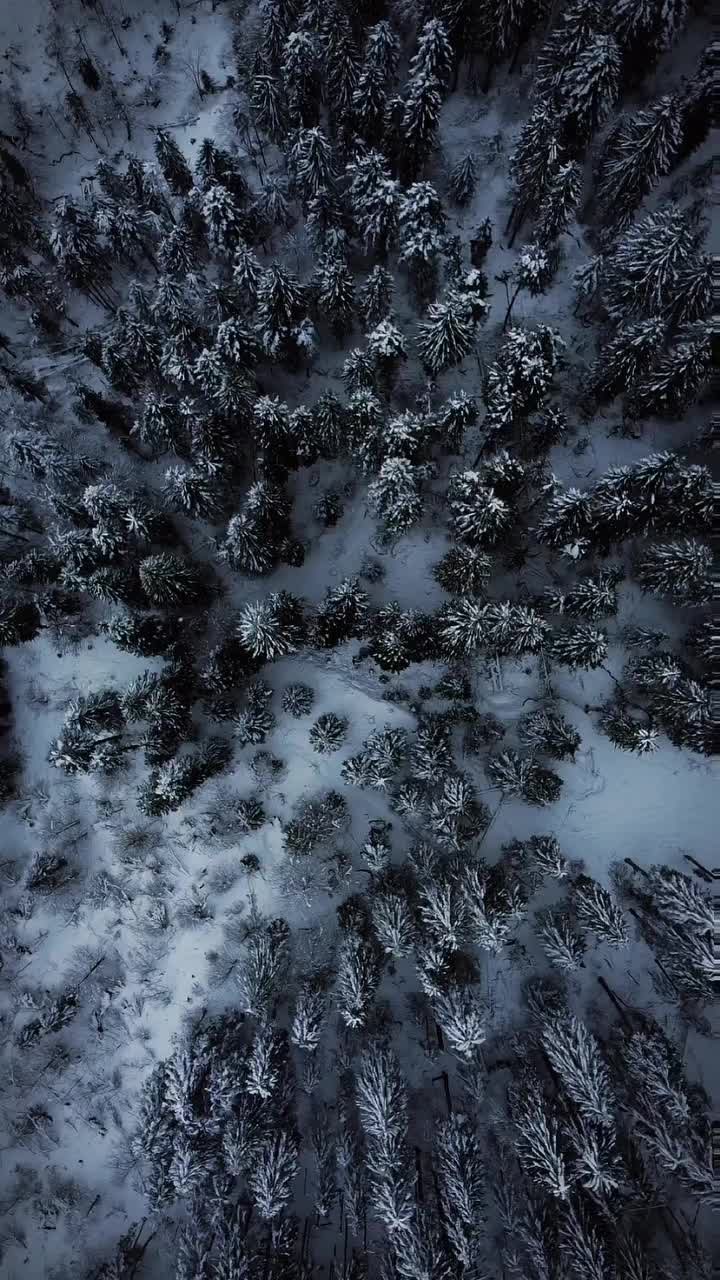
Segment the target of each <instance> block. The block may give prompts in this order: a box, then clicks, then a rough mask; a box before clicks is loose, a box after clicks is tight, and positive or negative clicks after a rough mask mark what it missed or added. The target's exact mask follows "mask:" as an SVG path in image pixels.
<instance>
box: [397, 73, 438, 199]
mask: <svg viewBox="0 0 720 1280" xmlns="http://www.w3.org/2000/svg"><path fill="white" fill-rule="evenodd" d="M440 88H441V86H440V84H439V82H438V81H437V80H436V79H435V77H434V76H432V75H429V74H428V73H427V72H420V73H419V74H418V75H416V76H414V77H413V78H412V79H411V80H410V81H409V84H408V95H407V98H406V99H405V103H404V110H403V116H402V124H401V129H402V139H403V155H402V168H403V170H404V173H405V177H406V179H408V180H412V179H414V178H416V177H417V175H418V174H419V172H420V170H421V169H422V168H423V166H424V164H425V162H426V161H427V159H428V158H429V156H430V153H431V151H432V149H433V147H434V146H435V141H436V137H437V129H438V124H439V121H440V108H441V106H442V97H441V92H440Z"/></svg>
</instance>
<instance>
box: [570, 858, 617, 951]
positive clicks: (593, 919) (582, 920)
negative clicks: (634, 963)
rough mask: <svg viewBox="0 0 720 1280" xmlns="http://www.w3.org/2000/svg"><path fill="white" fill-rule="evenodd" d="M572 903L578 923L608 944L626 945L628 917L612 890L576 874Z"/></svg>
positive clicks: (614, 945)
mask: <svg viewBox="0 0 720 1280" xmlns="http://www.w3.org/2000/svg"><path fill="white" fill-rule="evenodd" d="M572 892H573V906H574V909H575V914H576V916H577V920H578V923H579V924H580V925H582V927H583V928H585V929H590V931H591V932H592V933H594V934H596V935H597V937H598V938H599V939H600V941H601V942H607V943H608V944H609V946H611V947H626V946H627V944H628V942H629V940H630V932H629V929H628V925H627V921H626V919H625V916H624V914H623V912H622V911H621V909H620V907H619V906H618V905H617V903H616V902H615V900H614V898H613V897H612V894H610V893H608V891H607V889H605V888H603V886H602V885H601V884H598V883H597V881H596V880H592V879H591V878H590V876H584V875H583V876H578V878H577V879H576V880H574V881H573V886H572Z"/></svg>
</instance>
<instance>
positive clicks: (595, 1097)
mask: <svg viewBox="0 0 720 1280" xmlns="http://www.w3.org/2000/svg"><path fill="white" fill-rule="evenodd" d="M542 1043H543V1047H544V1049H545V1053H546V1054H547V1057H548V1059H549V1061H550V1064H551V1066H552V1068H553V1070H554V1071H556V1072H557V1074H558V1075H559V1077H560V1079H561V1081H562V1083H563V1085H564V1087H565V1089H566V1090H567V1092H568V1094H569V1096H570V1097H571V1098H572V1100H573V1102H574V1103H575V1104H576V1105H577V1106H578V1107H579V1109H580V1113H581V1115H582V1116H583V1118H584V1119H586V1120H587V1121H588V1122H590V1123H592V1124H599V1125H601V1126H603V1127H604V1128H613V1126H614V1123H615V1119H614V1111H615V1107H616V1100H615V1095H614V1091H613V1088H612V1085H611V1083H610V1073H609V1071H608V1068H607V1066H606V1064H605V1062H604V1061H603V1058H602V1055H601V1053H600V1047H599V1045H598V1042H597V1040H596V1039H595V1037H594V1036H593V1035H591V1034H590V1032H589V1031H588V1029H587V1027H586V1026H585V1024H584V1023H583V1022H580V1021H579V1019H578V1018H576V1017H574V1016H573V1015H572V1014H570V1015H567V1016H559V1017H558V1016H551V1017H549V1018H548V1019H547V1020H546V1022H545V1025H544V1027H543V1030H542Z"/></svg>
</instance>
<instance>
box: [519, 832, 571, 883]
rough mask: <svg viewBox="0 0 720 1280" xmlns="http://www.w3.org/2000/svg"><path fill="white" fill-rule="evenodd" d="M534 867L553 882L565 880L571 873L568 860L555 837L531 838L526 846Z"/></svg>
mask: <svg viewBox="0 0 720 1280" xmlns="http://www.w3.org/2000/svg"><path fill="white" fill-rule="evenodd" d="M525 848H526V850H527V855H528V857H529V858H530V861H531V863H532V864H533V866H535V867H537V869H538V871H540V872H541V873H542V875H546V876H551V877H552V879H553V880H564V879H565V877H566V876H567V875H568V873H569V866H568V862H567V859H566V858H565V857H564V855H563V854H562V852H561V850H560V845H559V844H558V842H557V840H556V838H555V836H531V837H530V839H529V840H528V841H527V844H526V845H525Z"/></svg>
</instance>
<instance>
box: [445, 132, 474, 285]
mask: <svg viewBox="0 0 720 1280" xmlns="http://www.w3.org/2000/svg"><path fill="white" fill-rule="evenodd" d="M476 177H477V175H476V168H475V157H474V156H473V154H472V152H468V154H467V155H466V156H463V158H462V160H458V162H457V164H454V165H453V167H452V169H451V170H450V173H449V175H448V186H449V188H450V196H451V199H452V200H453V201H454V202H455V204H459V205H460V206H464V205H467V204H469V203H470V201H471V200H472V198H473V194H474V192H475V182H476ZM475 265H477V264H475Z"/></svg>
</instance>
